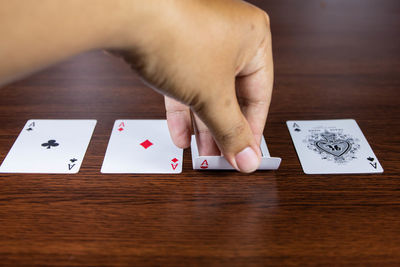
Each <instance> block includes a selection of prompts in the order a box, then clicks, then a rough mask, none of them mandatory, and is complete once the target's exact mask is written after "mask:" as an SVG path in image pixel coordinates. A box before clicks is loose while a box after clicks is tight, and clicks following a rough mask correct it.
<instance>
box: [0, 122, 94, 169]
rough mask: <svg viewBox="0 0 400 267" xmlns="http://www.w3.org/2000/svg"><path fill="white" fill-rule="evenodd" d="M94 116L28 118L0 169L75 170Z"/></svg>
mask: <svg viewBox="0 0 400 267" xmlns="http://www.w3.org/2000/svg"><path fill="white" fill-rule="evenodd" d="M95 126H96V120H29V121H28V122H27V123H26V124H25V127H24V128H23V129H22V131H21V133H20V134H19V136H18V138H17V140H16V141H15V143H14V145H13V146H12V148H11V150H10V151H9V152H8V155H7V156H6V158H5V159H4V161H3V163H2V164H1V166H0V172H2V173H78V172H79V169H80V167H81V164H82V161H83V158H84V156H85V153H86V149H87V147H88V145H89V142H90V138H91V136H92V134H93V131H94V128H95Z"/></svg>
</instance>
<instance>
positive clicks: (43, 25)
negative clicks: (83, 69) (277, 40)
mask: <svg viewBox="0 0 400 267" xmlns="http://www.w3.org/2000/svg"><path fill="white" fill-rule="evenodd" d="M39 3H40V4H39ZM0 7H1V8H0V36H1V42H0V85H2V84H3V85H4V84H6V83H9V82H12V81H14V80H16V79H19V78H21V77H24V76H26V75H28V74H30V73H32V72H35V71H37V70H40V69H42V68H44V67H46V66H48V65H50V64H53V63H56V62H58V61H60V60H63V59H65V58H67V57H69V56H72V55H74V54H77V53H81V52H84V51H88V50H93V49H106V50H108V51H109V52H110V53H111V54H114V55H116V56H119V57H122V58H123V59H124V60H125V61H126V62H127V63H128V64H130V65H131V66H132V69H134V70H135V71H136V72H137V73H138V74H139V75H140V76H141V77H142V78H143V80H144V81H145V82H146V83H147V84H148V85H149V86H151V87H152V88H153V89H155V90H157V91H158V92H160V93H162V94H164V95H165V106H166V111H167V120H168V126H169V129H170V133H171V137H172V139H173V141H174V143H175V144H176V145H177V146H179V147H182V148H186V147H188V146H189V145H190V134H191V129H192V125H194V130H195V133H196V138H197V143H198V146H199V151H200V154H201V155H219V154H221V153H222V154H223V155H224V156H225V158H226V159H227V160H228V161H229V162H230V164H231V165H232V166H234V167H235V168H236V169H238V170H240V171H242V172H252V171H254V170H255V169H256V168H257V167H258V164H259V160H260V157H261V153H260V150H259V144H260V140H261V135H262V133H263V130H264V126H265V122H266V117H267V113H268V108H269V104H270V100H271V92H272V85H273V61H272V52H271V51H272V49H271V36H270V29H269V18H268V16H267V14H266V13H265V12H263V11H262V10H260V9H258V8H256V7H254V6H252V5H250V4H248V3H246V2H242V1H236V0H163V1H160V0H158V1H157V0H146V1H139V0H129V1H128V0H85V1H80V0H79V1H78V0H69V1H61V0H42V1H40V2H38V1H36V0H24V1H8V0H0ZM246 148H247V149H246ZM243 151H245V152H243ZM240 152H243V153H240ZM251 155H254V159H253V161H252V160H251Z"/></svg>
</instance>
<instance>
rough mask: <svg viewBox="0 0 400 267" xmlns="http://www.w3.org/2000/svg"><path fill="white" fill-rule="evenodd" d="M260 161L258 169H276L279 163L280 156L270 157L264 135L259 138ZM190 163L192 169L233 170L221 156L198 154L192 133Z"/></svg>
mask: <svg viewBox="0 0 400 267" xmlns="http://www.w3.org/2000/svg"><path fill="white" fill-rule="evenodd" d="M260 149H261V154H262V158H261V163H260V166H259V167H258V170H276V169H278V168H279V165H280V164H281V158H274V157H271V156H270V154H269V151H268V147H267V143H266V142H265V139H264V136H263V137H262V139H261V145H260ZM191 150H192V164H193V169H194V170H234V168H233V167H232V166H231V165H230V164H229V163H228V161H226V159H225V158H224V157H223V156H200V155H199V150H198V147H197V142H196V137H195V136H194V135H192V142H191Z"/></svg>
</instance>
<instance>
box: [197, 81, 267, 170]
mask: <svg viewBox="0 0 400 267" xmlns="http://www.w3.org/2000/svg"><path fill="white" fill-rule="evenodd" d="M229 87H230V88H232V89H230V90H218V89H217V90H213V91H212V92H210V91H208V92H209V93H210V94H208V96H207V98H206V100H204V101H199V103H194V104H193V105H191V108H192V111H193V112H194V113H195V114H196V115H197V116H198V117H199V118H200V119H201V120H202V121H203V122H204V124H205V125H206V126H207V127H208V129H209V131H210V132H211V134H212V136H213V137H214V140H215V142H216V144H217V145H218V148H219V149H220V151H221V152H222V154H223V155H224V157H225V159H226V160H227V161H228V162H229V163H230V164H231V165H232V166H233V167H234V168H236V169H237V170H238V171H241V172H245V173H250V172H253V171H255V170H256V169H257V168H258V166H259V164H260V157H261V152H260V148H259V146H258V142H257V141H256V138H255V137H254V135H253V133H252V131H251V128H250V125H249V123H248V122H247V120H246V118H245V117H244V115H243V113H242V112H241V109H240V106H239V103H238V101H237V98H236V94H235V90H234V85H233V84H232V86H229ZM198 99H200V97H199V98H198Z"/></svg>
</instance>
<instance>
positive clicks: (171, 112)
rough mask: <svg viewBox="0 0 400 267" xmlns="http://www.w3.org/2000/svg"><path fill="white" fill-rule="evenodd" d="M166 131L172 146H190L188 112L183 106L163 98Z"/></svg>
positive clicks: (170, 99)
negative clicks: (172, 143)
mask: <svg viewBox="0 0 400 267" xmlns="http://www.w3.org/2000/svg"><path fill="white" fill-rule="evenodd" d="M164 99H165V109H166V112H167V123H168V129H169V132H170V135H171V138H172V141H173V142H174V144H175V145H176V146H178V147H180V148H187V147H189V146H190V139H191V119H190V110H189V108H188V107H187V106H185V105H184V104H182V103H180V102H178V101H176V100H174V99H172V98H169V97H167V96H166V97H165V98H164Z"/></svg>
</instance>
